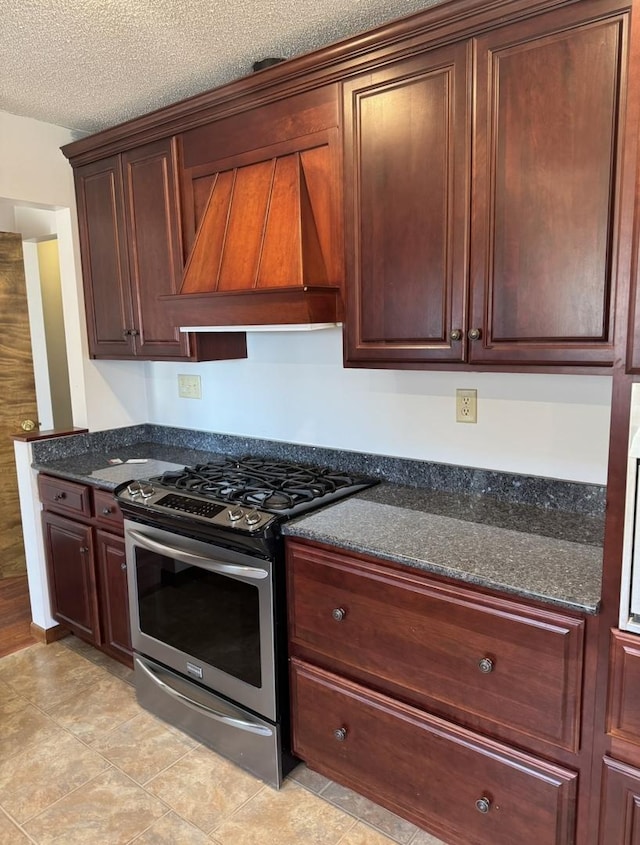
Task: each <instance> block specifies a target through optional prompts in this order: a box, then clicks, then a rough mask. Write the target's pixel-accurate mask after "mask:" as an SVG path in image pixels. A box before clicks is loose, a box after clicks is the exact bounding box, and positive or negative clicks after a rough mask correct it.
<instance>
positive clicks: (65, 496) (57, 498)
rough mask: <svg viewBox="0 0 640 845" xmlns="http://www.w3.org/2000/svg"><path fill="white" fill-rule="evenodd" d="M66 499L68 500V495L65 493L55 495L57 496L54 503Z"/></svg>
mask: <svg viewBox="0 0 640 845" xmlns="http://www.w3.org/2000/svg"><path fill="white" fill-rule="evenodd" d="M66 498H67V494H66V493H64V492H62V493H56V494H55V496H54V497H53V501H54V502H59V501H61V499H66Z"/></svg>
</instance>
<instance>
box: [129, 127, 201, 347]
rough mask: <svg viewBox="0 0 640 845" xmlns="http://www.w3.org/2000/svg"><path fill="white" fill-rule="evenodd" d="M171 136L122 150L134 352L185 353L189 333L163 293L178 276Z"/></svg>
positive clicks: (175, 290) (174, 289) (176, 284)
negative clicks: (173, 316)
mask: <svg viewBox="0 0 640 845" xmlns="http://www.w3.org/2000/svg"><path fill="white" fill-rule="evenodd" d="M172 144H173V142H172V141H171V139H168V140H162V141H156V142H153V143H151V144H145V145H144V146H142V147H136V149H134V150H129V151H128V152H126V153H123V155H122V173H123V179H124V197H125V219H126V227H127V232H128V236H129V252H128V255H129V277H130V280H131V288H132V295H133V307H134V314H135V318H134V324H135V325H134V331H135V332H136V334H135V335H134V339H135V348H136V354H137V355H138V356H140V357H142V358H154V359H161V358H176V357H188V355H189V337H188V335H187V334H186V333H185V332H180V331H179V329H178V328H177V327H176V326H175V325H174V323H173V320H171V319H170V318H169V316H168V315H167V305H166V303H163V302H161V301H160V300H159V298H158V297H159V296H160V295H162V294H172V293H178V289H179V287H180V281H181V278H182V245H181V235H180V215H179V210H178V200H177V192H176V174H175V160H174V154H173V146H172Z"/></svg>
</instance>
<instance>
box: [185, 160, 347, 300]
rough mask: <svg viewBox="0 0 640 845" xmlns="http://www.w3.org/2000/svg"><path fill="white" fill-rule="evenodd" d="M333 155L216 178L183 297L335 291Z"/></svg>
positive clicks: (277, 162)
mask: <svg viewBox="0 0 640 845" xmlns="http://www.w3.org/2000/svg"><path fill="white" fill-rule="evenodd" d="M328 152H329V148H328V147H327V146H321V147H316V148H312V149H310V150H305V151H304V152H301V153H300V152H295V153H291V154H289V155H283V156H277V157H274V158H272V159H269V160H267V161H259V162H256V163H254V164H249V165H245V166H243V167H236V168H232V169H229V170H225V171H220V172H218V173H217V174H215V177H214V180H213V184H212V188H211V193H210V195H209V200H208V202H207V205H206V208H205V211H204V214H203V216H202V220H201V222H200V225H199V227H198V231H197V233H196V237H195V241H194V244H193V249H192V250H191V254H190V256H189V260H188V261H187V265H186V268H185V273H184V277H183V282H182V287H181V290H180V293H181V294H191V293H217V292H220V293H222V292H229V291H249V290H255V289H260V290H264V289H271V288H291V287H296V286H300V287H302V286H304V285H338V284H339V280H338V279H335V278H334V279H332V278H331V275H332V274H331V272H330V270H329V267H331V266H332V264H333V265H335V261H332V260H331V251H332V250H333V249H335V247H334V245H333V242H332V241H333V232H332V224H331V219H330V217H331V205H332V196H331V190H330V184H329V183H330V178H331V173H330V170H329V167H330V159H329V155H328Z"/></svg>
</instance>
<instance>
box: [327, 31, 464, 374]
mask: <svg viewBox="0 0 640 845" xmlns="http://www.w3.org/2000/svg"><path fill="white" fill-rule="evenodd" d="M467 49H468V47H467V45H466V44H464V43H463V44H458V45H454V46H452V47H445V48H442V49H439V50H432V51H430V52H428V53H425V54H423V55H420V56H416V57H414V58H412V59H408V60H406V61H402V62H398V63H396V64H393V65H391V66H390V67H388V68H385V69H384V70H382V71H378V72H376V73H372V74H367V75H363V76H360V77H357V78H356V79H354V80H350V81H348V82H347V83H345V86H344V133H345V162H344V165H345V207H346V210H347V211H346V219H345V235H346V246H347V249H346V254H347V326H346V353H345V358H346V361H347V363H359V362H363V363H364V362H366V363H367V364H369V365H370V364H375V363H381V364H384V363H387V364H389V363H396V362H402V361H405V362H410V361H416V362H419V361H442V362H444V361H461V360H463V358H464V352H465V343H466V336H465V334H464V332H463V331H462V329H463V328H464V320H465V296H466V285H467V266H468V248H467V231H468V170H469V161H468V155H469V145H470V128H469V123H468V106H467V96H468V93H467V92H468V90H469V81H468V70H467V67H468V60H467Z"/></svg>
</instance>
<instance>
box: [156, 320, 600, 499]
mask: <svg viewBox="0 0 640 845" xmlns="http://www.w3.org/2000/svg"><path fill="white" fill-rule="evenodd" d="M247 337H248V352H249V358H248V360H244V361H220V362H209V363H203V364H167V363H162V364H160V363H153V364H148V365H147V368H148V369H147V378H148V395H149V421H150V422H156V423H159V424H164V425H175V426H178V427H183V428H196V429H203V430H211V431H218V432H225V433H230V434H242V435H249V436H254V437H265V438H270V439H275V440H286V441H293V442H295V443H304V444H315V445H321V446H328V447H335V448H343V449H351V450H354V451H361V452H374V453H378V454H385V455H395V456H402V457H408V458H417V459H421V460H433V461H441V462H444V463H455V464H462V465H466V466H475V467H483V468H487V469H496V470H505V471H513V472H518V473H523V474H531V475H543V476H550V477H554V478H563V479H569V480H574V481H585V482H591V483H597V484H604V483H605V482H606V469H607V451H608V437H609V410H610V403H611V379H610V377H607V376H577V375H576V376H568V375H536V374H530V375H529V374H505V373H502V374H500V373H445V372H414V371H394V370H355V369H344V368H343V367H342V347H341V331H340V329H331V330H326V331H317V332H299V333H292V332H285V333H260V334H258V333H254V334H249V335H248V336H247ZM179 373H192V374H196V373H197V374H200V376H201V379H202V399H201V400H197V399H179V398H178V386H177V376H178V374H179ZM457 387H472V388H473V387H474V388H476V389H477V390H478V423H477V424H476V425H467V424H461V423H456V422H455V398H454V397H455V390H456V388H457Z"/></svg>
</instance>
